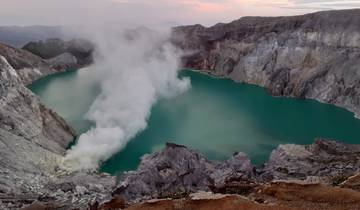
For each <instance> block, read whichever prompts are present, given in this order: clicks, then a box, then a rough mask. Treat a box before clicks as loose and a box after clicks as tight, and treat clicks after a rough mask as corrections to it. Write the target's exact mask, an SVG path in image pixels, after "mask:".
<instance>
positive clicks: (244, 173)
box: [113, 143, 255, 202]
mask: <svg viewBox="0 0 360 210" xmlns="http://www.w3.org/2000/svg"><path fill="white" fill-rule="evenodd" d="M253 169H254V167H253V166H252V165H251V163H250V160H249V158H248V157H247V156H246V155H244V154H242V153H238V154H235V155H234V157H232V158H231V159H230V160H228V161H226V162H224V163H217V162H211V161H209V160H207V159H206V158H205V157H204V156H203V155H201V154H200V153H198V152H197V151H195V150H192V149H188V148H186V147H184V146H180V145H176V144H169V143H168V144H167V145H166V147H165V148H164V149H163V150H161V151H160V152H155V153H153V154H151V155H147V156H144V157H143V159H142V161H141V163H140V166H139V168H138V170H137V171H134V172H128V173H127V174H125V176H124V177H123V178H122V181H121V182H120V184H119V186H118V188H117V189H116V190H115V191H114V192H113V195H121V196H123V197H124V198H125V199H126V200H127V201H128V202H136V201H139V200H146V199H151V198H160V197H177V196H183V195H185V194H188V193H191V192H196V191H199V190H203V191H211V189H215V188H216V189H217V188H220V187H223V186H224V185H225V184H226V183H227V182H231V179H233V180H234V181H235V180H236V181H240V180H242V181H245V182H251V181H252V180H253V179H254V177H255V174H254V170H253Z"/></svg>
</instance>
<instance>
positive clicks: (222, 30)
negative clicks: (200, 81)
mask: <svg viewBox="0 0 360 210" xmlns="http://www.w3.org/2000/svg"><path fill="white" fill-rule="evenodd" d="M359 21H360V10H359V9H354V10H342V11H325V12H318V13H313V14H307V15H301V16H293V17H244V18H241V19H239V20H236V21H233V22H231V23H228V24H222V23H221V24H217V25H215V26H212V27H209V28H206V27H203V26H201V25H192V26H181V27H176V28H174V29H173V35H172V41H173V43H174V44H175V45H177V46H179V47H180V48H182V49H184V50H185V51H186V55H185V56H184V57H183V67H185V68H193V69H198V70H202V71H205V72H208V73H210V74H214V75H217V76H222V77H227V78H231V79H233V80H235V81H238V82H244V83H250V84H255V85H259V86H261V87H265V88H267V89H268V90H269V92H270V93H271V94H273V95H276V96H290V97H296V98H311V99H316V100H318V101H321V102H325V103H330V104H335V105H337V106H340V107H343V108H346V109H348V110H350V111H352V112H354V113H355V114H356V115H357V116H360V74H359V72H360V67H359V66H360V25H359V24H358V23H359Z"/></svg>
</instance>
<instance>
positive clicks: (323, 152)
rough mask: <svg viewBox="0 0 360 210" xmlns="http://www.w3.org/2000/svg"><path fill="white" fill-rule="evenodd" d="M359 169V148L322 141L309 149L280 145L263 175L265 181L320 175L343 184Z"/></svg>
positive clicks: (306, 147)
mask: <svg viewBox="0 0 360 210" xmlns="http://www.w3.org/2000/svg"><path fill="white" fill-rule="evenodd" d="M359 170H360V146H359V145H349V144H344V143H340V142H335V141H328V140H322V139H319V140H317V141H316V142H315V143H314V144H311V145H307V146H301V145H291V144H288V145H280V146H279V147H278V148H277V149H276V150H274V151H273V152H272V153H271V155H270V158H269V161H268V162H267V163H266V164H265V167H264V168H263V174H262V175H261V176H262V177H263V178H264V179H265V180H271V179H297V180H305V179H307V178H308V177H310V176H317V177H322V178H324V179H325V180H324V181H328V182H330V183H332V184H340V183H341V182H342V181H344V180H345V179H346V178H347V177H349V176H352V175H353V174H355V173H356V172H357V171H359Z"/></svg>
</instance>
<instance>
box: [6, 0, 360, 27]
mask: <svg viewBox="0 0 360 210" xmlns="http://www.w3.org/2000/svg"><path fill="white" fill-rule="evenodd" d="M0 8H1V13H0V25H78V24H89V23H93V22H98V23H101V22H110V23H124V22H126V23H144V24H149V23H151V24H159V23H161V24H174V23H179V24H189V23H202V24H205V25H211V24H214V23H217V22H228V21H231V20H234V19H238V18H240V17H241V16H248V15H257V16H277V15H294V14H304V13H308V12H314V11H319V10H328V9H347V8H360V0H0Z"/></svg>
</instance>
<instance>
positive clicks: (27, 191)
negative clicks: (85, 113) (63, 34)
mask: <svg viewBox="0 0 360 210" xmlns="http://www.w3.org/2000/svg"><path fill="white" fill-rule="evenodd" d="M54 72H57V71H56V70H55V69H53V68H51V67H50V66H48V65H47V64H46V62H44V61H43V60H42V59H41V58H40V57H38V56H35V55H33V54H31V53H29V52H26V51H23V50H19V49H15V48H12V47H9V46H6V45H3V44H0V157H1V158H0V201H1V202H0V209H16V208H19V207H21V206H22V205H24V204H29V203H32V202H33V201H35V200H42V201H45V202H46V201H49V200H52V201H57V203H59V204H61V205H63V206H65V207H66V206H67V207H66V208H68V207H69V208H70V207H71V206H73V207H83V208H85V207H86V206H87V205H88V203H89V202H92V201H94V200H95V199H105V197H106V196H108V195H109V190H111V189H112V186H113V185H114V184H115V179H114V177H110V176H107V175H99V174H94V173H91V174H87V173H75V174H66V173H65V174H63V173H62V172H61V171H59V170H58V166H59V164H60V162H61V159H62V157H63V155H64V153H65V151H66V147H67V145H68V144H69V143H70V142H71V141H72V140H73V139H74V138H75V132H74V130H73V129H72V128H71V127H70V126H69V125H68V124H67V123H66V122H65V121H64V120H63V119H62V118H61V117H60V116H58V115H57V114H56V113H55V112H53V111H52V110H50V109H48V108H47V107H45V106H44V105H43V104H41V102H40V101H39V99H38V98H37V97H36V96H35V95H34V94H33V93H32V92H31V91H30V90H28V89H27V88H26V86H25V84H29V83H31V82H32V81H33V80H35V79H38V78H40V77H42V76H45V75H48V74H51V73H54ZM85 194H87V195H85ZM66 208H65V209H66Z"/></svg>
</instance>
